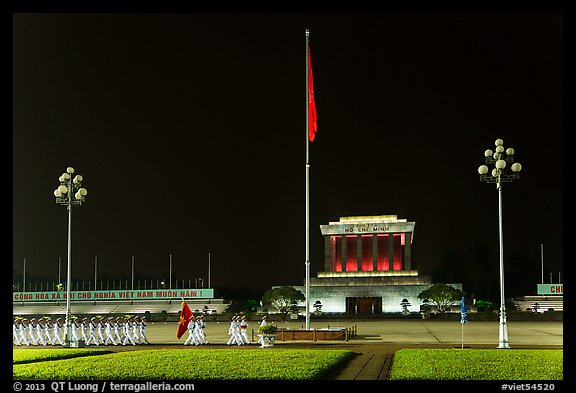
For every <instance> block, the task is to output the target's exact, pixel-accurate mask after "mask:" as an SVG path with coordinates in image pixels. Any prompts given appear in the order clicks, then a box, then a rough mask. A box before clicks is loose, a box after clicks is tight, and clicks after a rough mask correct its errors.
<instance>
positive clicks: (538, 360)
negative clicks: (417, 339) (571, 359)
mask: <svg viewBox="0 0 576 393" xmlns="http://www.w3.org/2000/svg"><path fill="white" fill-rule="evenodd" d="M563 352H564V351H563V350H554V349H463V350H462V349H401V350H398V351H396V353H395V354H394V360H393V363H392V368H391V370H390V379H392V380H534V381H536V380H562V379H563Z"/></svg>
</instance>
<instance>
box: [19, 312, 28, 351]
mask: <svg viewBox="0 0 576 393" xmlns="http://www.w3.org/2000/svg"><path fill="white" fill-rule="evenodd" d="M19 325H20V326H19V328H18V334H19V335H20V342H24V344H26V346H30V342H29V341H28V337H27V336H28V326H27V325H28V320H27V319H26V318H24V319H22V321H21V322H20V324H19Z"/></svg>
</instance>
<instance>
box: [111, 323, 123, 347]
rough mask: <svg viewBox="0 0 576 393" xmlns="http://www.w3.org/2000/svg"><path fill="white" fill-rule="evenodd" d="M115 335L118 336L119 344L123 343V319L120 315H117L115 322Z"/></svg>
mask: <svg viewBox="0 0 576 393" xmlns="http://www.w3.org/2000/svg"><path fill="white" fill-rule="evenodd" d="M113 327H114V335H115V336H116V340H118V341H117V343H118V344H122V342H123V340H122V320H121V319H120V317H116V321H115V322H114V325H113Z"/></svg>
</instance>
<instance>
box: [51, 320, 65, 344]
mask: <svg viewBox="0 0 576 393" xmlns="http://www.w3.org/2000/svg"><path fill="white" fill-rule="evenodd" d="M63 327H64V326H63V325H62V318H56V321H55V322H54V325H53V326H52V328H53V329H52V330H54V338H53V341H54V343H58V344H60V345H64V342H63V341H62V336H61V334H62V333H60V332H61V331H62V330H63Z"/></svg>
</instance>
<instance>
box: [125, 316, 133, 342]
mask: <svg viewBox="0 0 576 393" xmlns="http://www.w3.org/2000/svg"><path fill="white" fill-rule="evenodd" d="M126 343H130V344H132V345H136V343H135V342H134V339H133V338H132V323H130V318H128V317H126V318H124V341H122V345H126Z"/></svg>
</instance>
